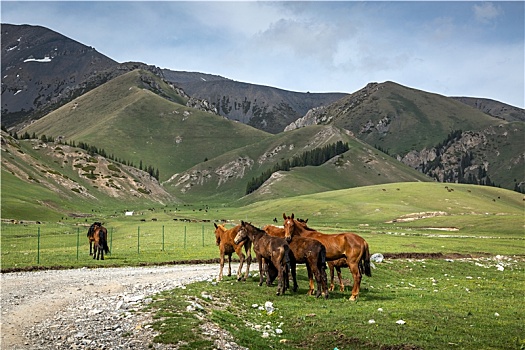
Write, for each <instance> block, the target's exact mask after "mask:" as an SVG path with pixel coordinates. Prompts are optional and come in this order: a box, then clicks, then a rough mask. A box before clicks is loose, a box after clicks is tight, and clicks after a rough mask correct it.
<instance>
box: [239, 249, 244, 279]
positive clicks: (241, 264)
mask: <svg viewBox="0 0 525 350" xmlns="http://www.w3.org/2000/svg"><path fill="white" fill-rule="evenodd" d="M237 255H238V256H239V268H238V269H237V281H240V280H241V276H242V266H243V265H244V259H245V256H244V254H243V253H242V250H240V249H239V252H238V253H237Z"/></svg>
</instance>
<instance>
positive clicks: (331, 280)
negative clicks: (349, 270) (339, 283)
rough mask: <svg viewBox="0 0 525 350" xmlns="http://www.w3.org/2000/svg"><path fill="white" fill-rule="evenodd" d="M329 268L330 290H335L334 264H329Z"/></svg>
mask: <svg viewBox="0 0 525 350" xmlns="http://www.w3.org/2000/svg"><path fill="white" fill-rule="evenodd" d="M328 268H329V269H330V288H329V289H328V290H329V291H330V292H333V291H334V265H333V264H328Z"/></svg>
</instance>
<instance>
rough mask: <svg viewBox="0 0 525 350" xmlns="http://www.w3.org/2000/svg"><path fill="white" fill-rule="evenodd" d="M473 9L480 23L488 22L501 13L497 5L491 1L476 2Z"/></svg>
mask: <svg viewBox="0 0 525 350" xmlns="http://www.w3.org/2000/svg"><path fill="white" fill-rule="evenodd" d="M473 10H474V17H475V18H476V20H477V21H479V22H482V23H490V22H492V21H493V20H494V19H496V18H497V17H499V16H500V15H501V14H502V13H503V10H502V9H501V8H500V7H499V6H495V5H494V4H493V3H491V2H483V3H481V4H479V5H478V4H476V5H474V6H473Z"/></svg>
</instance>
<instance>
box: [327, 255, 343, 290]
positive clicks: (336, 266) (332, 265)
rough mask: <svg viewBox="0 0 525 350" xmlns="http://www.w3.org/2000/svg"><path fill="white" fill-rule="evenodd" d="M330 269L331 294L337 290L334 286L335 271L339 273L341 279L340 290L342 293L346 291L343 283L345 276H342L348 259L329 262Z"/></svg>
mask: <svg viewBox="0 0 525 350" xmlns="http://www.w3.org/2000/svg"><path fill="white" fill-rule="evenodd" d="M327 264H328V269H330V288H329V290H330V292H332V291H333V290H334V288H335V284H334V279H335V278H334V277H335V276H334V275H335V273H334V269H335V271H337V277H338V278H339V290H340V291H341V292H344V291H345V285H344V283H343V276H342V275H341V267H346V266H348V264H347V263H346V258H341V259H337V260H332V261H328V262H327Z"/></svg>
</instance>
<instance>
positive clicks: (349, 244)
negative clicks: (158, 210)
mask: <svg viewBox="0 0 525 350" xmlns="http://www.w3.org/2000/svg"><path fill="white" fill-rule="evenodd" d="M283 219H284V223H283V226H282V227H277V226H274V225H267V226H264V227H263V229H260V228H257V227H255V226H254V225H252V224H251V223H247V222H244V221H241V223H240V224H238V225H236V226H235V227H233V228H230V229H226V228H225V227H224V225H222V224H221V225H217V224H214V225H215V238H216V243H217V245H218V246H219V250H220V269H219V276H218V278H217V280H218V281H220V280H222V278H223V268H224V262H225V261H224V260H225V256H228V265H229V270H228V276H231V257H232V254H233V253H234V252H235V253H236V254H237V255H238V256H239V260H240V264H239V269H238V270H237V280H239V281H240V280H243V281H245V280H246V278H247V277H248V273H249V271H250V264H251V261H252V256H251V250H252V246H253V251H254V252H255V255H256V259H257V261H258V264H259V286H261V285H262V284H263V281H264V276H266V284H267V285H268V286H270V285H272V283H273V281H274V280H275V278H277V295H282V294H283V293H284V292H285V291H286V290H287V289H289V275H290V273H291V277H292V281H293V286H292V290H293V291H294V292H296V291H297V289H298V285H297V279H296V265H297V264H306V269H307V272H308V278H309V283H310V285H309V289H308V295H312V294H314V290H315V289H314V279H315V283H316V284H317V290H316V291H315V296H316V297H320V296H321V295H323V296H324V297H325V298H328V294H329V291H333V290H334V269H335V270H336V271H337V274H338V277H339V285H340V291H341V292H343V291H344V284H343V281H342V278H341V267H345V266H347V267H348V268H349V269H350V272H351V273H352V277H353V280H354V284H353V287H352V294H351V296H350V300H354V301H355V300H357V297H358V296H359V289H360V285H361V278H362V275H363V274H364V275H366V276H369V277H371V276H372V273H371V269H370V252H369V247H368V243H367V242H366V241H365V240H364V239H363V238H362V237H360V236H358V235H356V234H355V233H351V232H343V233H338V234H324V233H321V232H318V231H317V230H315V229H312V228H310V227H308V225H307V221H308V220H300V219H296V218H295V217H294V214H292V215H291V216H286V214H285V213H283ZM274 222H275V220H274ZM243 250H244V253H243ZM245 262H246V272H245V273H244V276H242V268H243V266H244V263H245ZM327 265H328V267H329V268H330V277H331V281H330V287H329V288H328V286H327V285H328V282H327V275H326V268H327Z"/></svg>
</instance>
